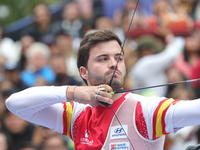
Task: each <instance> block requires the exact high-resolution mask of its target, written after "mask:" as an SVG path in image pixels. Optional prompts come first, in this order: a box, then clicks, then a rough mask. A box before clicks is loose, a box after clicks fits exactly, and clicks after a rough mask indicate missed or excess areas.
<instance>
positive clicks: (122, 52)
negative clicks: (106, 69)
mask: <svg viewBox="0 0 200 150" xmlns="http://www.w3.org/2000/svg"><path fill="white" fill-rule="evenodd" d="M138 4H139V0H137V2H136V6H135V9H134V11H133V14H132V17H131V21H130V23H129V26H128V30H127V32H126V34H125V35H126V36H125V39H124V42H123V43H122V47H121V52H120V54H124V45H125V43H126V40H127V38H128V32H129V30H130V28H131V24H132V22H133V18H134V16H135V13H136V10H137V7H138ZM119 60H120V55H119V56H118V59H117V63H116V66H115V68H114V72H113V75H112V77H111V80H110V83H109V85H110V86H111V85H112V82H113V78H114V75H115V72H116V70H117V66H118V63H119ZM110 108H111V110H112V112H113V114H114V116H115V118H116V119H117V121H118V123H119V125H120V126H121V128H122V129H123V131H124V133H125V135H126V137H127V139H128V141H129V142H130V144H131V147H132V148H133V150H135V148H134V146H133V143H132V142H131V140H130V138H129V137H128V134H127V133H126V131H125V130H124V128H123V126H122V124H121V122H120V120H119V118H118V117H117V115H116V113H115V111H114V109H113V108H112V106H111V107H110Z"/></svg>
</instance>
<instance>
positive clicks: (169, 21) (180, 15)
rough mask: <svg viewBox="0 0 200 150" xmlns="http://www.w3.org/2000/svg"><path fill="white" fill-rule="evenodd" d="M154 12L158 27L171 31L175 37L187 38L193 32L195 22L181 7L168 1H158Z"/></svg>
mask: <svg viewBox="0 0 200 150" xmlns="http://www.w3.org/2000/svg"><path fill="white" fill-rule="evenodd" d="M153 10H154V13H155V15H156V18H157V22H158V25H159V26H161V27H166V28H168V29H170V30H171V31H172V32H173V34H174V35H175V36H187V35H189V34H190V32H191V31H192V29H193V24H194V22H193V20H192V18H191V17H190V16H189V15H188V14H187V12H186V10H185V9H184V8H183V7H181V6H180V5H176V3H170V1H167V0H157V1H156V2H155V3H154V7H153Z"/></svg>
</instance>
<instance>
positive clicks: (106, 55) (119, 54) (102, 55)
mask: <svg viewBox="0 0 200 150" xmlns="http://www.w3.org/2000/svg"><path fill="white" fill-rule="evenodd" d="M108 56H109V55H108V54H101V55H98V56H97V57H96V58H99V57H108ZM115 56H124V55H123V54H122V53H117V54H115Z"/></svg>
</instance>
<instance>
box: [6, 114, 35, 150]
mask: <svg viewBox="0 0 200 150" xmlns="http://www.w3.org/2000/svg"><path fill="white" fill-rule="evenodd" d="M34 129H35V126H34V125H33V124H31V123H28V122H27V121H25V120H23V119H21V118H19V117H17V116H16V115H14V114H13V113H10V112H9V111H8V110H7V111H6V112H5V113H4V116H3V119H2V132H3V133H5V134H6V135H8V138H9V139H10V141H11V144H10V146H12V148H11V149H12V150H16V149H17V147H18V146H19V145H20V144H21V143H23V142H25V141H27V142H30V141H31V140H32V137H33V133H34Z"/></svg>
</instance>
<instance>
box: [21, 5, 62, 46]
mask: <svg viewBox="0 0 200 150" xmlns="http://www.w3.org/2000/svg"><path fill="white" fill-rule="evenodd" d="M33 18H34V23H33V24H32V25H31V26H29V27H27V28H25V29H24V31H23V32H22V36H24V35H30V36H32V37H33V38H34V39H35V40H36V41H39V42H43V43H45V44H48V45H49V44H51V43H52V42H53V41H54V36H55V35H56V34H57V33H58V32H59V31H60V26H59V24H58V23H57V22H52V20H51V13H50V11H49V9H48V6H47V5H46V4H43V3H39V4H37V5H36V6H35V7H34V9H33Z"/></svg>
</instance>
